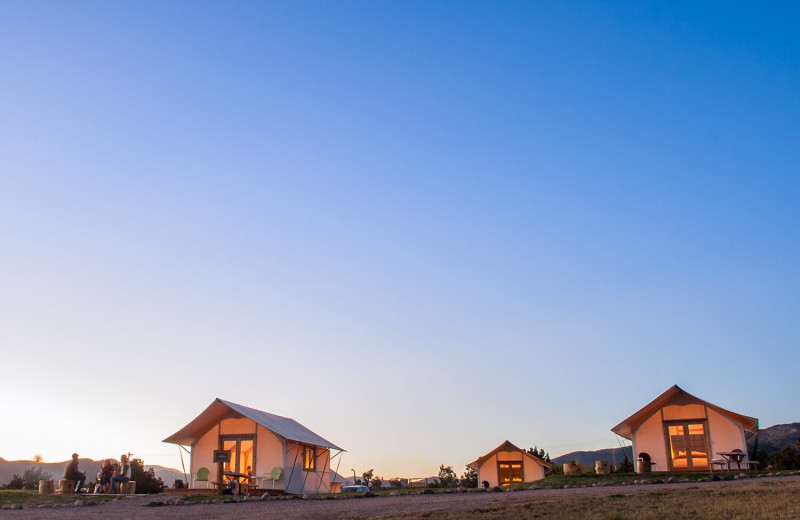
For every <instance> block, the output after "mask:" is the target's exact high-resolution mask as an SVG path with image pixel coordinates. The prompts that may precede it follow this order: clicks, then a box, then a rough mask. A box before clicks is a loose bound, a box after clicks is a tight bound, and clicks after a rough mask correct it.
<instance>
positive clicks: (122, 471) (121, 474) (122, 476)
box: [111, 455, 131, 493]
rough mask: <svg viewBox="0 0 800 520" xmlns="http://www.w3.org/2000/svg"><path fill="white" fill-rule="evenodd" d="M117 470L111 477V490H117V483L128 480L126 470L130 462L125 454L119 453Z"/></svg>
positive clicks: (113, 491)
mask: <svg viewBox="0 0 800 520" xmlns="http://www.w3.org/2000/svg"><path fill="white" fill-rule="evenodd" d="M119 465H120V467H119V471H117V474H116V475H114V476H113V477H111V492H112V493H116V492H117V484H119V483H122V482H130V480H131V478H130V477H129V476H128V471H129V470H130V468H131V465H130V463H129V462H128V456H127V455H120V458H119Z"/></svg>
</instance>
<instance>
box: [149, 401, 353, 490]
mask: <svg viewBox="0 0 800 520" xmlns="http://www.w3.org/2000/svg"><path fill="white" fill-rule="evenodd" d="M164 442H168V443H173V444H178V445H181V446H189V447H190V448H189V452H190V454H191V462H190V474H191V484H190V487H195V486H196V485H198V484H199V483H196V482H195V477H196V475H197V471H198V470H199V469H200V468H207V469H208V470H209V472H210V475H209V480H210V481H211V482H217V481H218V478H219V473H218V471H219V464H218V463H216V462H215V461H214V451H215V450H227V451H230V452H231V460H230V461H229V462H228V463H226V464H225V465H224V468H223V471H227V470H230V471H235V472H238V473H245V474H252V475H255V476H259V477H264V476H265V475H270V473H271V472H272V470H273V468H276V467H277V468H280V472H279V473H280V476H279V477H278V478H277V479H275V480H274V481H273V479H271V478H264V479H262V480H261V483H260V487H261V488H267V489H273V488H274V489H278V490H282V491H285V492H287V493H328V492H330V490H331V485H330V483H331V459H332V458H335V457H336V456H338V455H339V454H341V452H343V451H344V450H342V449H341V448H339V447H338V446H336V445H335V444H333V443H332V442H330V441H327V440H325V439H324V438H322V437H320V436H319V435H317V434H316V433H314V432H312V431H311V430H309V429H308V428H306V427H305V426H303V425H302V424H300V423H298V422H297V421H295V420H294V419H290V418H288V417H281V416H279V415H274V414H270V413H267V412H262V411H260V410H256V409H254V408H248V407H246V406H242V405H239V404H236V403H231V402H229V401H223V400H222V399H216V400H215V401H214V402H213V403H211V405H209V406H208V408H206V409H205V410H204V411H203V412H202V413H201V414H200V415H198V416H197V417H196V418H195V419H194V420H193V421H192V422H190V423H189V424H187V425H186V426H185V427H183V428H182V429H181V430H179V431H178V432H176V433H174V434H173V435H171V436H169V437H167V438H166V439H164ZM333 451H335V452H336V453H335V454H333V455H332V454H331V453H332V452H333Z"/></svg>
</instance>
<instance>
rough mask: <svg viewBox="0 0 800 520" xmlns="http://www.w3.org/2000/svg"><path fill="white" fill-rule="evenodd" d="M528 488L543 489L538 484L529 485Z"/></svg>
mask: <svg viewBox="0 0 800 520" xmlns="http://www.w3.org/2000/svg"><path fill="white" fill-rule="evenodd" d="M528 489H541V488H540V487H539V486H537V485H536V484H534V485H532V486H531V487H529V488H528Z"/></svg>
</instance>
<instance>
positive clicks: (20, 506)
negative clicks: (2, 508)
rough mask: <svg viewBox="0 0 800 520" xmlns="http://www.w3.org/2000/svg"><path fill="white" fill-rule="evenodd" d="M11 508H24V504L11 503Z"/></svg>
mask: <svg viewBox="0 0 800 520" xmlns="http://www.w3.org/2000/svg"><path fill="white" fill-rule="evenodd" d="M78 502H80V500H78ZM76 505H77V504H76ZM9 509H22V504H11V507H9Z"/></svg>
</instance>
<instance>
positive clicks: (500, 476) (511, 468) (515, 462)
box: [467, 441, 553, 487]
mask: <svg viewBox="0 0 800 520" xmlns="http://www.w3.org/2000/svg"><path fill="white" fill-rule="evenodd" d="M467 466H468V467H470V468H472V469H474V470H475V471H476V472H477V473H478V485H481V483H482V482H488V483H489V486H490V487H494V486H505V485H508V484H513V483H517V482H533V481H534V480H541V479H543V478H544V475H545V473H546V472H547V470H548V469H550V468H552V467H553V466H552V464H548V463H547V462H545V461H543V460H542V459H540V458H539V457H535V456H534V455H531V454H530V453H528V452H527V451H525V450H523V449H520V448H517V447H516V446H514V445H513V444H511V443H510V442H509V441H505V442H504V443H503V444H501V445H500V446H498V447H497V448H495V449H493V450H492V451H490V452H489V453H487V454H486V455H484V456H482V457H479V458H478V459H477V460H475V461H473V462H471V463H469V464H467Z"/></svg>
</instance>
